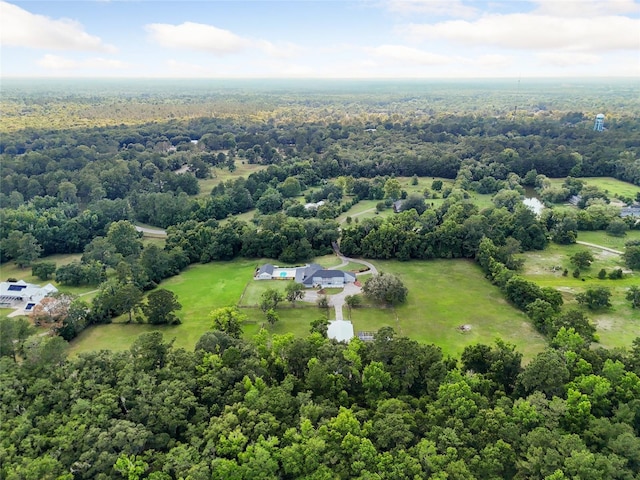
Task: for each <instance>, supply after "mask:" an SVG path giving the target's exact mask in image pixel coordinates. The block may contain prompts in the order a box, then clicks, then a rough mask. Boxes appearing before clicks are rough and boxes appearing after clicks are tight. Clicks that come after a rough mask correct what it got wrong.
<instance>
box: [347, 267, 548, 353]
mask: <svg viewBox="0 0 640 480" xmlns="http://www.w3.org/2000/svg"><path fill="white" fill-rule="evenodd" d="M376 265H377V266H378V269H379V270H380V271H382V272H387V273H393V274H395V275H397V276H398V277H400V278H401V279H402V281H403V282H404V283H405V285H406V286H407V288H408V289H409V296H408V299H407V303H406V304H404V305H401V306H399V307H398V308H396V309H395V312H390V311H387V310H382V311H380V310H378V311H377V312H376V314H375V315H372V316H371V318H372V323H371V324H369V322H367V315H368V310H369V309H361V310H357V311H355V312H354V325H355V328H356V330H375V329H376V328H377V327H379V326H380V325H390V326H393V327H394V329H395V330H396V331H397V332H398V333H401V334H403V335H406V336H408V337H411V338H413V339H415V340H418V341H420V342H425V343H434V344H436V345H438V346H440V347H441V348H442V349H443V351H444V352H445V353H447V354H451V355H459V354H460V353H461V352H462V350H463V349H464V347H465V346H467V345H470V344H473V343H478V342H481V343H485V344H492V343H493V342H494V340H495V339H496V338H497V337H501V338H502V339H503V340H505V341H507V342H510V343H513V344H515V345H516V347H517V348H518V350H519V351H520V352H522V353H523V355H524V357H525V358H526V359H530V358H532V357H533V356H534V355H535V354H536V353H538V352H540V351H541V350H542V349H543V348H544V346H545V344H546V343H545V340H544V338H543V337H542V336H541V335H539V334H538V333H537V332H536V331H535V330H534V329H533V327H532V326H531V324H530V323H529V321H528V319H527V318H526V316H525V315H524V314H523V313H522V312H520V311H519V310H517V309H516V308H514V307H513V306H511V305H510V304H509V303H507V301H506V300H505V299H504V297H503V295H502V293H501V292H500V290H499V289H498V288H497V287H495V286H494V285H492V284H491V283H490V282H488V281H487V280H486V279H485V278H484V275H483V274H482V271H481V270H480V268H479V267H478V266H477V265H476V264H475V263H474V262H471V261H466V260H434V261H411V262H406V263H403V262H394V261H379V262H376ZM395 315H397V319H396V318H395ZM461 325H470V326H471V330H470V331H468V332H464V333H463V332H461V331H460V329H459V327H460V326H461Z"/></svg>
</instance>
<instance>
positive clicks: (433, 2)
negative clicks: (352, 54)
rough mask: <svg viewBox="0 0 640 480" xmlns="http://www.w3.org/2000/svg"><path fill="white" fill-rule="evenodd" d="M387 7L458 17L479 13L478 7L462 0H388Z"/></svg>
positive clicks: (403, 11)
mask: <svg viewBox="0 0 640 480" xmlns="http://www.w3.org/2000/svg"><path fill="white" fill-rule="evenodd" d="M386 5H387V8H388V9H389V10H391V11H392V12H397V13H401V14H405V15H409V14H415V13H423V14H429V15H441V16H447V17H456V18H469V17H474V16H476V15H477V13H478V11H477V9H476V8H474V7H471V6H469V5H465V4H464V3H462V1H461V0H387V3H386Z"/></svg>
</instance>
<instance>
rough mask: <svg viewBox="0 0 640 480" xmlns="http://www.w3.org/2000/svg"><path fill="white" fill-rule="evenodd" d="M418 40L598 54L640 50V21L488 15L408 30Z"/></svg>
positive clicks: (532, 15)
mask: <svg viewBox="0 0 640 480" xmlns="http://www.w3.org/2000/svg"><path fill="white" fill-rule="evenodd" d="M407 31H408V33H409V35H410V36H412V37H414V38H416V39H438V40H450V41H454V42H458V43H461V44H465V45H473V46H476V45H490V46H498V47H502V48H515V49H532V50H546V49H565V50H569V51H581V52H589V51H590V52H595V51H606V50H626V49H638V48H640V33H639V32H640V19H634V18H627V17H621V16H607V17H598V18H585V17H582V18H561V17H552V16H548V15H538V14H523V13H517V14H509V15H487V16H484V17H482V18H480V19H478V20H476V21H472V22H469V21H464V20H454V21H447V22H440V23H436V24H412V25H409V26H408V27H407Z"/></svg>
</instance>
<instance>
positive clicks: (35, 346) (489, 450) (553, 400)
mask: <svg viewBox="0 0 640 480" xmlns="http://www.w3.org/2000/svg"><path fill="white" fill-rule="evenodd" d="M216 318H217V317H216ZM16 322H17V321H16V320H12V319H5V320H2V321H0V330H1V332H2V335H0V339H1V340H0V347H2V348H1V349H0V354H2V357H1V358H0V364H1V368H0V371H1V372H2V374H1V375H0V384H1V386H2V388H0V396H1V397H2V402H0V411H1V412H2V418H3V422H2V423H1V424H0V431H1V432H2V435H0V453H2V459H3V461H2V465H1V467H0V475H2V477H3V478H7V479H8V480H14V479H23V478H38V479H48V478H58V479H72V478H75V479H83V478H87V479H88V478H91V479H98V480H99V479H107V478H129V479H131V478H139V479H143V478H148V479H155V480H165V479H166V480H169V479H177V478H193V479H203V480H204V479H229V478H237V479H256V478H263V479H275V478H283V479H293V478H309V479H312V478H313V479H336V478H339V479H343V478H344V479H346V478H360V479H365V478H378V479H393V480H398V479H413V478H460V479H462V478H464V479H466V480H472V479H483V480H486V479H523V478H527V479H540V480H543V479H546V480H549V479H558V480H559V479H565V478H567V479H568V478H589V479H603V480H604V479H608V480H609V479H621V480H627V479H628V480H631V479H633V478H636V475H637V472H638V469H639V468H640V430H639V429H638V425H639V422H638V418H640V401H639V400H638V398H639V397H640V378H639V377H638V375H639V374H640V343H639V341H638V339H636V340H635V342H634V343H633V348H631V349H630V350H605V349H592V348H589V341H588V340H586V339H584V338H582V337H581V336H580V335H579V334H577V333H575V332H571V333H570V332H559V333H558V334H557V335H556V336H555V337H554V339H553V341H552V342H551V346H549V347H548V348H547V349H545V350H544V351H543V352H541V353H540V354H538V355H537V356H536V357H534V358H533V360H532V361H531V362H529V363H528V364H527V365H526V366H523V364H522V358H521V354H520V353H519V352H517V351H515V349H514V347H513V346H512V345H509V344H507V343H505V342H503V341H501V340H498V341H496V343H495V344H493V345H483V344H476V345H471V346H469V347H467V348H465V350H464V352H463V353H462V355H461V357H460V358H452V357H449V356H445V355H443V353H442V351H441V350H440V348H439V347H436V346H434V345H426V344H419V343H417V342H415V341H413V340H409V339H408V338H404V337H401V336H398V335H396V334H395V332H394V331H393V330H392V329H390V328H384V329H382V330H380V331H379V332H377V335H376V336H375V340H374V341H373V342H370V343H364V342H361V341H360V340H358V339H354V340H353V341H352V342H350V343H349V344H344V343H337V342H335V341H330V340H327V339H326V338H324V337H323V336H322V335H321V334H319V333H314V334H311V335H310V336H308V337H307V338H294V337H293V335H284V336H277V335H275V336H272V337H270V336H268V335H266V333H265V332H264V331H263V332H261V333H259V334H258V335H257V336H256V337H255V339H254V340H252V341H247V340H243V339H241V338H240V337H239V335H240V332H238V331H236V330H231V329H230V330H228V331H226V332H225V331H220V330H212V331H210V332H208V333H206V334H205V335H203V336H202V337H201V338H200V340H199V341H198V343H197V345H196V347H195V350H194V351H185V350H183V349H177V348H175V347H173V346H172V342H171V341H167V340H165V339H163V337H162V334H161V333H159V332H154V333H148V334H143V335H141V336H140V337H138V339H137V340H136V341H135V342H134V343H133V345H132V346H131V348H130V349H129V350H127V351H123V352H109V351H101V352H92V353H85V354H80V355H78V356H77V357H74V358H70V359H68V358H65V345H64V341H63V340H62V339H61V338H60V337H50V338H48V337H44V338H43V337H35V338H34V337H30V338H29V339H28V340H25V335H22V334H21V332H20V328H19V327H18V325H17V324H16ZM217 325H218V327H220V326H222V328H224V322H223V323H217ZM14 339H15V340H16V341H15V342H13V341H12V340H14ZM13 347H16V348H19V353H18V356H19V358H20V359H21V361H20V362H17V363H16V362H14V361H13V359H12V358H11V357H12V353H11V352H10V349H11V348H13Z"/></svg>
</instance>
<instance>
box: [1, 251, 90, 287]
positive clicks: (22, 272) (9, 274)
mask: <svg viewBox="0 0 640 480" xmlns="http://www.w3.org/2000/svg"><path fill="white" fill-rule="evenodd" d="M81 256H82V254H79V253H73V254H56V255H49V256H47V257H43V258H39V259H38V260H37V262H54V263H55V264H56V267H60V266H61V265H67V264H68V263H71V262H73V261H76V260H77V261H80V257H81ZM8 278H15V279H17V280H24V281H25V282H27V283H34V284H36V285H46V284H47V283H51V284H52V285H53V286H54V287H56V288H57V289H58V290H59V291H61V292H64V293H70V294H73V295H86V294H87V293H88V292H91V291H93V290H95V289H96V287H95V286H93V285H82V286H79V287H70V286H67V285H60V284H59V283H58V282H56V281H55V280H54V279H49V280H40V279H39V278H38V277H36V276H33V275H31V267H27V268H22V269H21V268H18V266H17V265H16V264H15V263H14V262H6V263H3V264H2V265H0V280H1V281H3V282H4V281H6V280H7V279H8Z"/></svg>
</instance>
